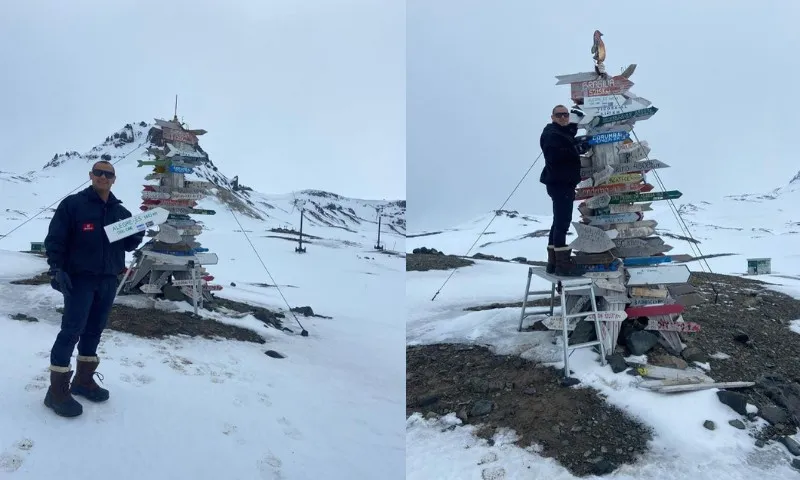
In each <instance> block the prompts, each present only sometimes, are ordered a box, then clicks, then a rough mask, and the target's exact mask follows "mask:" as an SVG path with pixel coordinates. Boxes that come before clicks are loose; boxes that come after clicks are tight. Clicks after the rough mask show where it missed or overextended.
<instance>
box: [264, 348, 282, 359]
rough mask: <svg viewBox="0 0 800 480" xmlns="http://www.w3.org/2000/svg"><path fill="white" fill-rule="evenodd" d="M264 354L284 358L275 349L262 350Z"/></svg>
mask: <svg viewBox="0 0 800 480" xmlns="http://www.w3.org/2000/svg"><path fill="white" fill-rule="evenodd" d="M264 354H265V355H267V356H268V357H272V358H286V357H284V356H283V355H281V354H280V353H278V352H276V351H275V350H267V351H266V352H264Z"/></svg>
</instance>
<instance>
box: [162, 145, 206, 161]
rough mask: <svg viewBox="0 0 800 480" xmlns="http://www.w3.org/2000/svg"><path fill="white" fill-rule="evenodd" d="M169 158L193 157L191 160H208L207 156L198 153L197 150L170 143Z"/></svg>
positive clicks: (168, 146) (168, 147)
mask: <svg viewBox="0 0 800 480" xmlns="http://www.w3.org/2000/svg"><path fill="white" fill-rule="evenodd" d="M166 156H167V157H175V156H180V157H191V158H199V159H203V158H206V154H205V153H202V152H198V151H197V150H195V149H193V148H191V147H184V146H182V145H181V144H179V143H177V144H176V143H168V144H167V154H166Z"/></svg>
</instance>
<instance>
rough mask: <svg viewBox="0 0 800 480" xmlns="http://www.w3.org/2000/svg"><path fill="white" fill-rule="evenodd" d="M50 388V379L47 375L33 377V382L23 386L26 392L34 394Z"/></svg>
mask: <svg viewBox="0 0 800 480" xmlns="http://www.w3.org/2000/svg"><path fill="white" fill-rule="evenodd" d="M48 387H50V378H49V374H47V373H42V374H39V375H36V376H35V377H33V380H32V381H31V382H30V383H29V384H27V385H25V391H26V392H35V391H39V390H44V389H46V388H48Z"/></svg>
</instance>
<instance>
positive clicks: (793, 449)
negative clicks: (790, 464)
mask: <svg viewBox="0 0 800 480" xmlns="http://www.w3.org/2000/svg"><path fill="white" fill-rule="evenodd" d="M778 441H779V442H781V443H782V444H783V445H784V446H785V447H786V449H787V450H789V453H791V454H792V455H795V456H800V443H797V441H796V440H795V439H793V438H792V437H789V436H786V435H781V436H780V437H778Z"/></svg>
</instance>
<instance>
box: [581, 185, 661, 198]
mask: <svg viewBox="0 0 800 480" xmlns="http://www.w3.org/2000/svg"><path fill="white" fill-rule="evenodd" d="M644 188H645V184H642V183H613V184H606V185H598V186H596V187H586V188H579V189H577V190H576V191H575V200H584V199H587V198H591V197H593V196H595V195H600V194H602V193H608V194H609V195H611V194H616V193H626V192H639V191H641V190H642V189H644ZM650 188H652V185H651V186H650Z"/></svg>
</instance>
